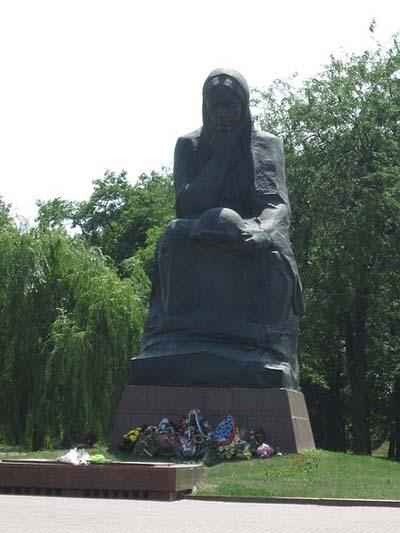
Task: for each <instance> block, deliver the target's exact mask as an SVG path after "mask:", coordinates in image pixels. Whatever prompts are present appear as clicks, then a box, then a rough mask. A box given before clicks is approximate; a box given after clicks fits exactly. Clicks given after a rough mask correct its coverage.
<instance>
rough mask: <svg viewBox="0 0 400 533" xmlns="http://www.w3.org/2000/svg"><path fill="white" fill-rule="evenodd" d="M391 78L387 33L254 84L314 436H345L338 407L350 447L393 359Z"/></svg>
mask: <svg viewBox="0 0 400 533" xmlns="http://www.w3.org/2000/svg"><path fill="white" fill-rule="evenodd" d="M399 79H400V54H399V44H398V38H396V37H395V38H394V40H393V43H392V45H391V47H389V48H388V49H384V48H382V47H378V49H377V50H376V51H374V52H365V53H363V54H361V55H352V56H348V57H346V58H344V59H336V58H333V57H332V58H331V61H330V63H329V65H327V66H326V68H325V69H324V70H323V71H322V72H321V73H320V74H319V75H318V76H315V77H314V78H312V79H309V80H307V81H305V82H304V83H301V84H299V83H296V82H295V81H291V82H281V81H278V82H276V83H275V84H274V85H273V86H272V87H271V88H270V90H268V91H266V92H261V93H258V95H256V96H257V98H258V103H259V106H260V109H261V112H260V116H259V120H260V122H261V125H262V127H264V128H266V129H268V130H269V131H274V132H276V133H277V134H278V135H280V136H281V137H282V138H283V140H284V143H285V151H286V155H287V167H288V181H289V187H290V189H291V202H292V207H293V241H294V245H295V247H296V257H297V258H298V260H299V268H300V272H301V274H302V277H303V281H304V285H305V288H306V297H307V300H308V311H307V315H306V318H305V320H304V323H303V326H302V329H303V334H302V348H301V352H300V362H301V364H302V365H303V368H304V370H305V372H304V373H303V375H304V376H305V377H306V380H305V391H306V393H307V389H308V393H310V394H311V392H312V386H311V385H313V386H317V388H319V390H320V391H321V390H325V391H328V393H329V395H330V398H329V401H328V404H329V405H330V406H331V409H330V412H329V411H325V413H324V417H325V418H326V419H327V420H326V422H325V427H324V428H323V431H322V433H324V437H323V438H322V435H321V440H322V442H321V441H320V444H323V445H324V444H325V445H326V444H327V445H328V447H333V448H338V447H344V446H345V441H344V435H343V427H344V425H345V418H346V417H347V413H348V414H349V418H350V420H351V433H352V447H353V450H354V451H355V452H358V453H369V452H370V424H371V423H372V424H373V425H374V424H375V426H376V423H377V418H378V416H377V414H378V413H379V412H380V411H381V410H382V406H384V405H387V399H388V398H389V396H390V394H391V388H392V386H393V377H392V376H393V371H394V369H395V367H396V365H398V364H399V362H400V345H399V341H398V324H399V312H398V309H399V305H400V294H399V286H400V283H399V282H400V279H399V272H400V268H399V267H400V264H399V257H400V229H399V220H400V163H399V161H400V129H399V117H400V87H399V83H400V81H399ZM347 384H349V386H350V395H349V396H347V393H346V391H347ZM346 402H348V405H347V407H346ZM310 403H311V402H310ZM325 407H326V406H325ZM312 409H313V407H312V405H311V410H312ZM316 416H319V415H317V414H316ZM332 421H333V425H334V426H335V427H333V428H332V427H331V428H329V424H330V422H332ZM321 423H323V422H322V420H321V418H319V424H321ZM375 426H374V428H373V429H374V432H375V429H376V427H375ZM386 430H387V428H386ZM386 430H384V431H386ZM329 431H332V432H333V435H331V437H330V438H328V437H327V432H329Z"/></svg>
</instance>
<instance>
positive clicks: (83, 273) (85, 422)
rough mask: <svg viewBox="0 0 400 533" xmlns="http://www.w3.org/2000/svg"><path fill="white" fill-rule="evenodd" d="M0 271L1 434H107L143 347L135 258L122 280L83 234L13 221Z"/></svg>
mask: <svg viewBox="0 0 400 533" xmlns="http://www.w3.org/2000/svg"><path fill="white" fill-rule="evenodd" d="M0 278H1V280H2V285H1V289H0V323H1V324H2V328H1V330H0V434H1V435H2V436H3V437H5V438H6V441H7V442H10V443H17V444H20V443H24V444H25V445H29V446H32V447H33V448H38V447H41V446H43V445H44V444H46V445H47V446H50V445H54V444H58V443H64V444H65V445H68V444H69V443H70V442H71V440H72V439H74V438H81V439H83V440H84V439H85V438H86V437H87V435H88V434H94V433H95V434H96V435H97V437H98V438H99V439H104V438H106V437H107V435H108V434H109V432H110V430H111V428H110V424H112V421H113V419H114V413H115V410H116V408H117V405H118V401H119V396H120V393H121V391H122V387H123V385H124V384H125V383H126V381H127V379H128V371H129V361H130V359H131V357H133V356H134V355H135V354H136V353H137V351H138V350H139V347H140V341H141V334H142V324H143V320H144V315H145V310H146V302H147V299H146V297H147V294H146V291H145V290H144V289H143V286H145V283H146V276H145V274H144V273H143V271H142V270H141V267H140V265H138V266H137V268H136V270H135V272H133V271H132V272H130V273H128V275H127V277H126V278H125V279H123V280H121V279H120V278H119V277H118V275H117V273H116V270H115V269H114V268H113V267H110V265H109V261H107V259H105V258H104V257H103V256H102V255H101V254H100V253H99V251H98V250H96V249H94V248H92V249H91V248H89V247H88V246H87V245H86V244H84V242H83V241H82V240H81V239H77V238H75V239H72V238H70V237H68V236H66V235H65V234H64V233H63V232H62V231H47V232H46V233H44V234H41V235H37V234H36V233H35V232H34V231H32V232H31V233H29V234H25V235H21V234H20V233H19V232H18V231H17V230H16V229H14V228H11V229H7V230H4V229H3V230H0ZM147 285H148V280H147Z"/></svg>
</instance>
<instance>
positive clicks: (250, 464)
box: [197, 450, 400, 500]
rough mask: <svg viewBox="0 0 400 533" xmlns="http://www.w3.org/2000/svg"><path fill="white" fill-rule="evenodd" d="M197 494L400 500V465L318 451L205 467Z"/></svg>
mask: <svg viewBox="0 0 400 533" xmlns="http://www.w3.org/2000/svg"><path fill="white" fill-rule="evenodd" d="M197 494H198V495H219V496H259V497H261V496H263V497H270V496H291V497H303V498H306V497H309V498H356V499H364V498H365V499H388V500H397V499H400V463H397V462H394V461H389V460H388V459H383V458H380V457H365V456H357V455H351V454H345V453H336V452H328V451H322V450H318V451H316V452H308V453H306V454H301V455H294V454H288V455H282V456H280V457H279V456H276V457H273V458H271V459H264V460H260V459H258V460H257V459H254V460H250V461H247V462H245V461H242V462H229V463H228V462H226V463H221V464H218V465H215V466H213V467H210V468H207V469H206V472H205V476H204V480H203V483H202V486H201V487H199V490H198V492H197Z"/></svg>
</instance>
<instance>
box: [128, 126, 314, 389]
mask: <svg viewBox="0 0 400 533" xmlns="http://www.w3.org/2000/svg"><path fill="white" fill-rule="evenodd" d="M247 135H248V140H247V142H245V143H243V142H241V143H239V144H238V145H237V146H236V148H235V150H234V151H233V153H232V156H231V160H230V163H229V167H228V169H227V172H226V176H225V180H224V184H223V186H222V188H221V193H220V195H219V198H218V200H217V201H216V202H215V205H208V206H207V209H206V210H205V211H202V209H201V208H200V207H198V206H197V205H196V202H194V203H193V198H192V200H191V202H189V203H188V202H187V201H186V199H185V195H186V194H187V191H188V189H189V188H190V187H191V186H192V185H193V184H195V183H196V179H198V178H199V176H201V175H204V172H207V165H208V163H209V161H210V158H211V157H212V150H211V148H210V145H209V142H208V134H207V128H206V127H205V126H203V128H201V129H200V130H197V131H195V132H193V133H191V134H188V135H186V136H184V137H181V138H180V139H178V142H177V145H176V149H175V161H174V180H175V193H176V213H177V217H178V218H177V220H174V221H172V222H171V223H170V224H169V226H168V228H167V230H166V232H165V234H164V235H163V236H162V238H161V239H160V241H159V243H158V246H157V250H156V261H155V272H154V279H153V286H152V294H151V301H150V310H149V314H148V317H147V320H146V323H145V330H144V339H143V347H142V351H141V353H140V354H139V356H138V357H137V358H136V359H134V360H133V365H132V378H131V380H132V383H135V384H157V385H185V386H191V385H216V386H229V385H231V386H245V387H285V388H298V369H297V334H298V323H299V315H300V314H301V312H302V310H303V297H302V290H301V285H300V280H299V277H298V272H297V266H296V262H295V259H294V256H293V253H292V249H291V245H290V239H289V225H290V207H289V202H288V195H287V188H286V179H285V169H284V155H283V149H282V145H281V143H280V141H279V139H278V138H277V137H275V136H273V135H269V134H266V133H264V132H259V131H256V130H254V129H253V128H252V127H251V128H249V129H248V132H247ZM215 208H228V209H229V210H231V211H233V212H235V213H237V214H238V215H240V217H242V219H243V220H244V223H245V224H246V225H247V226H248V227H250V228H258V227H260V219H259V217H260V215H261V214H263V219H264V223H265V221H268V219H269V217H270V218H271V220H272V221H273V222H272V224H271V225H270V226H269V237H270V239H271V246H270V247H269V248H265V249H263V250H261V251H257V252H255V253H241V252H240V247H239V248H238V247H236V246H235V244H236V241H238V242H239V241H240V240H241V239H242V237H241V235H240V228H236V227H235V225H234V224H225V223H224V221H223V220H222V222H221V220H215V219H218V216H219V213H220V212H221V211H222V209H220V210H218V209H215ZM278 210H279V213H280V216H279V217H278V219H275V218H274V216H275V215H276V213H277V211H278ZM231 211H230V213H231ZM233 214H234V213H233ZM207 217H209V218H210V220H211V224H210V220H208V218H207ZM238 218H239V217H238ZM215 222H216V223H215ZM220 231H222V232H223V233H225V235H224V236H223V239H222V240H223V242H224V244H223V245H220V244H219V242H220V241H219V237H220V235H219V232H220ZM205 235H206V237H204V236H205ZM229 243H231V245H230V244H229ZM238 250H239V251H238Z"/></svg>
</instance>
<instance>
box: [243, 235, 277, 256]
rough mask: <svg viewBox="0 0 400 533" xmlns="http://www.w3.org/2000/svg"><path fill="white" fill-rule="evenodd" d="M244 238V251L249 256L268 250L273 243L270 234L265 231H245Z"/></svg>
mask: <svg viewBox="0 0 400 533" xmlns="http://www.w3.org/2000/svg"><path fill="white" fill-rule="evenodd" d="M243 237H244V242H243V247H244V251H245V252H246V253H248V254H255V253H257V252H261V251H263V250H268V248H269V247H270V246H271V243H272V241H271V237H270V236H269V234H268V233H267V232H266V231H263V230H258V231H257V230H256V231H245V232H243Z"/></svg>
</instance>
